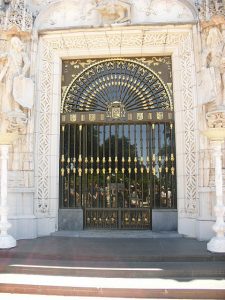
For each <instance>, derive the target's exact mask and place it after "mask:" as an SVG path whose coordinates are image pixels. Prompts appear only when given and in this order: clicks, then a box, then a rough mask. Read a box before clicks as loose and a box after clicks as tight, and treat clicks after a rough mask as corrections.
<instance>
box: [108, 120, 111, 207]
mask: <svg viewBox="0 0 225 300" xmlns="http://www.w3.org/2000/svg"><path fill="white" fill-rule="evenodd" d="M108 162H109V207H110V208H111V207H112V203H111V200H112V199H111V174H112V168H111V162H112V157H111V125H109V157H108Z"/></svg>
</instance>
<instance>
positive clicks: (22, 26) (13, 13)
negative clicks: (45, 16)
mask: <svg viewBox="0 0 225 300" xmlns="http://www.w3.org/2000/svg"><path fill="white" fill-rule="evenodd" d="M8 2H10V5H9V7H8V8H7V10H6V13H5V18H4V24H2V26H1V27H0V29H1V30H4V31H5V32H6V34H16V33H20V34H26V33H31V30H32V27H33V15H32V12H31V11H30V10H29V9H28V7H27V5H26V1H25V0H11V1H8Z"/></svg>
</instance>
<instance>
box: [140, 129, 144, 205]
mask: <svg viewBox="0 0 225 300" xmlns="http://www.w3.org/2000/svg"><path fill="white" fill-rule="evenodd" d="M142 126H144V125H142V124H141V125H140V144H141V162H140V163H141V197H142V200H141V201H142V204H143V202H144V157H143V132H142Z"/></svg>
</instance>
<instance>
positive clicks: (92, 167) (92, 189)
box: [90, 125, 94, 208]
mask: <svg viewBox="0 0 225 300" xmlns="http://www.w3.org/2000/svg"><path fill="white" fill-rule="evenodd" d="M90 134H91V208H92V207H93V196H94V183H93V180H94V178H93V176H94V175H93V173H94V166H93V162H94V152H93V148H94V145H93V125H91V130H90Z"/></svg>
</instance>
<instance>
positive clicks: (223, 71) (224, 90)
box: [201, 16, 225, 107]
mask: <svg viewBox="0 0 225 300" xmlns="http://www.w3.org/2000/svg"><path fill="white" fill-rule="evenodd" d="M223 24H225V18H224V17H221V16H214V17H212V18H211V20H210V21H208V22H202V24H201V25H202V29H203V38H205V47H206V50H205V51H204V52H203V59H204V60H205V66H206V68H208V70H209V72H208V74H210V76H208V77H209V78H208V79H209V80H210V83H209V84H210V85H211V84H212V83H213V86H214V87H215V90H214V91H213V92H214V93H215V97H214V98H212V99H209V96H206V97H207V100H208V99H209V100H208V101H207V100H205V101H204V102H203V103H207V102H211V101H214V103H215V105H216V106H217V107H220V106H221V105H222V106H223V105H225V39H224V37H223V33H222V30H221V28H222V27H221V25H223ZM210 77H211V78H210ZM209 80H208V81H209ZM205 83H206V82H205ZM207 90H208V88H207ZM211 90H212V89H211ZM213 92H210V93H209V94H211V95H212V97H213Z"/></svg>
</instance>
